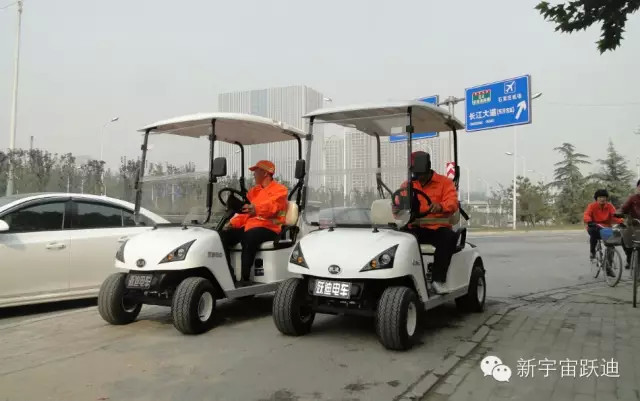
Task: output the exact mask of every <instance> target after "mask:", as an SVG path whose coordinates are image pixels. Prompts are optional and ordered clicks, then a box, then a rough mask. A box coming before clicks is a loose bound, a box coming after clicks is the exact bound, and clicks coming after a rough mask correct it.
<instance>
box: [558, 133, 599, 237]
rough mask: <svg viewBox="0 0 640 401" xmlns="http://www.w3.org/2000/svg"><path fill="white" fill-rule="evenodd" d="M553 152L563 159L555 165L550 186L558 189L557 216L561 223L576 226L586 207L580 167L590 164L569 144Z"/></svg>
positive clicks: (584, 180) (583, 182)
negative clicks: (553, 179)
mask: <svg viewBox="0 0 640 401" xmlns="http://www.w3.org/2000/svg"><path fill="white" fill-rule="evenodd" d="M554 150H555V151H557V152H559V153H560V154H561V155H562V157H563V160H562V161H559V162H557V163H555V166H556V169H555V173H554V178H555V181H554V182H553V183H552V184H551V185H553V186H555V187H557V188H558V189H559V194H558V196H557V199H556V212H557V216H558V219H559V220H560V221H562V222H565V223H570V224H577V223H579V222H580V221H582V212H583V210H584V207H585V206H586V204H585V202H584V194H583V189H584V185H585V183H586V179H585V177H584V176H583V175H582V172H581V171H580V166H582V165H585V164H591V163H590V162H589V161H588V160H587V159H588V156H587V155H585V154H582V153H577V152H576V150H575V146H573V145H572V144H570V143H567V142H565V143H563V144H562V145H561V146H559V147H556V148H554Z"/></svg>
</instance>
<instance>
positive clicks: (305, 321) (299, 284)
mask: <svg viewBox="0 0 640 401" xmlns="http://www.w3.org/2000/svg"><path fill="white" fill-rule="evenodd" d="M306 293H307V287H306V284H305V281H304V280H302V279H300V278H296V277H292V278H289V279H287V280H285V281H284V282H282V283H281V284H280V285H279V286H278V289H277V290H276V293H275V296H274V298H273V311H272V312H273V322H274V323H275V325H276V327H277V328H278V330H279V331H280V332H281V333H282V334H285V335H287V336H302V335H305V334H308V333H309V332H310V331H311V326H312V325H313V320H314V318H315V316H316V313H315V312H313V310H312V309H311V305H310V304H309V303H308V302H307V301H306Z"/></svg>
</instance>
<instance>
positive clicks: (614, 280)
mask: <svg viewBox="0 0 640 401" xmlns="http://www.w3.org/2000/svg"><path fill="white" fill-rule="evenodd" d="M598 227H600V239H599V240H598V242H597V243H596V258H595V260H592V267H591V273H592V274H593V277H594V278H598V276H599V275H600V272H602V273H603V275H604V279H605V281H606V283H607V284H608V285H609V287H615V286H616V285H618V283H619V282H620V278H621V277H622V269H623V267H622V256H620V252H618V250H617V249H615V246H616V245H620V244H621V243H622V242H621V240H622V236H621V235H620V230H619V229H615V230H614V229H612V228H609V227H604V226H602V225H598ZM603 244H604V248H605V250H604V252H603V251H602V248H603ZM594 262H595V263H594ZM616 265H617V269H616ZM616 270H617V271H616ZM609 272H610V273H611V274H609Z"/></svg>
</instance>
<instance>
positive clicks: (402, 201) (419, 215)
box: [391, 188, 433, 219]
mask: <svg viewBox="0 0 640 401" xmlns="http://www.w3.org/2000/svg"><path fill="white" fill-rule="evenodd" d="M404 191H407V188H400V189H398V190H397V191H396V192H394V193H393V195H391V203H392V205H393V206H400V205H401V204H405V203H406V202H407V198H408V197H409V196H407V195H401V193H402V192H404ZM411 194H412V195H413V196H412V198H413V199H412V202H411V212H413V211H414V210H416V209H417V210H418V213H417V214H416V215H414V218H416V219H420V218H422V217H425V216H426V215H428V214H429V210H427V211H426V212H424V213H421V212H420V201H419V200H418V197H419V196H421V197H423V198H424V199H425V200H426V201H427V206H428V207H429V208H430V207H431V205H432V204H433V202H431V198H429V196H428V195H427V194H425V193H424V192H422V191H421V190H419V189H416V188H411ZM396 197H399V198H400V202H396Z"/></svg>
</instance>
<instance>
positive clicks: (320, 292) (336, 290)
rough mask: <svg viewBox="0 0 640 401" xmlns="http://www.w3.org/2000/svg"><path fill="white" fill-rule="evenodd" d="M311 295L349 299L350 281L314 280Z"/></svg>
mask: <svg viewBox="0 0 640 401" xmlns="http://www.w3.org/2000/svg"><path fill="white" fill-rule="evenodd" d="M313 295H317V296H319V297H330V298H341V299H349V298H350V297H351V283H345V282H343V281H330V280H316V285H315V287H314V289H313Z"/></svg>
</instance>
